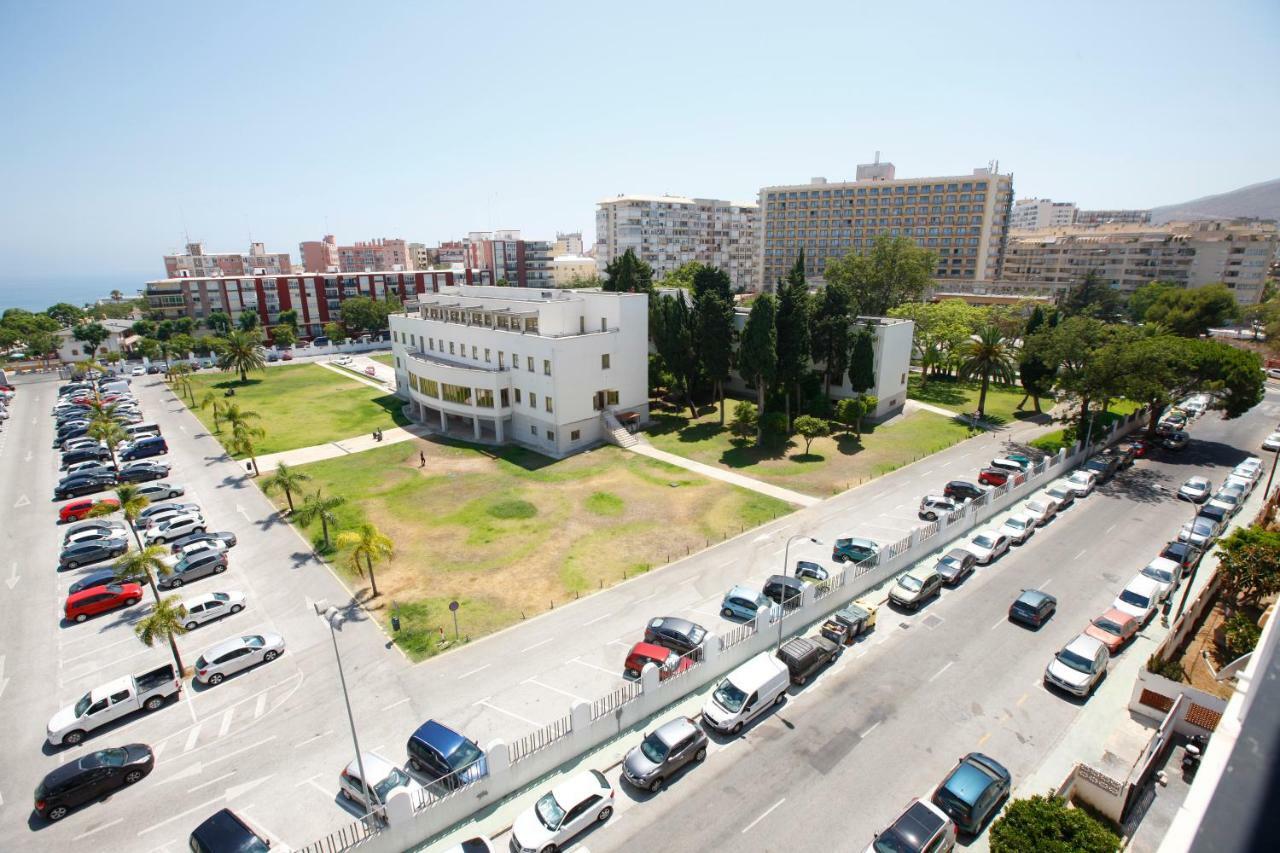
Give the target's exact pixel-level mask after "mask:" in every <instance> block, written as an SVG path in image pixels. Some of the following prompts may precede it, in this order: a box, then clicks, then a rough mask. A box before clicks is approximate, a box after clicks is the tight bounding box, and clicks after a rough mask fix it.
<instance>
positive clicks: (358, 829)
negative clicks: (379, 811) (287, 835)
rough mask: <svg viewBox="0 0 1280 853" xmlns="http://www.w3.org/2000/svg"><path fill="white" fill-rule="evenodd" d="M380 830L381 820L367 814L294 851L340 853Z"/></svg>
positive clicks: (298, 852) (302, 852) (299, 852)
mask: <svg viewBox="0 0 1280 853" xmlns="http://www.w3.org/2000/svg"><path fill="white" fill-rule="evenodd" d="M381 831H382V822H381V821H380V820H378V818H377V817H375V816H374V815H372V814H367V815H365V816H364V817H362V818H360V819H359V820H357V821H355V822H354V823H349V824H347V825H346V826H344V827H342V829H338V830H335V831H333V832H331V833H329V834H328V835H326V836H325V837H324V838H321V839H320V840H319V841H313V842H311V843H310V844H308V845H307V846H306V847H299V848H298V849H297V851H296V853H341V851H343V850H350V849H352V848H353V847H356V846H358V845H360V844H363V843H364V842H365V841H368V840H369V839H370V838H372V837H373V836H375V835H377V834H378V833H379V832H381Z"/></svg>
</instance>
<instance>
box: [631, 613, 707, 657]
mask: <svg viewBox="0 0 1280 853" xmlns="http://www.w3.org/2000/svg"><path fill="white" fill-rule="evenodd" d="M706 638H707V629H706V628H703V627H702V626H701V625H698V624H697V623H695V622H690V621H689V620H688V619H681V618H679V617H676V616H659V617H657V618H655V619H650V620H649V624H648V625H646V626H645V628H644V641H645V642H646V643H653V644H655V645H659V646H663V647H665V648H668V649H671V650H672V651H673V652H679V653H680V654H682V655H683V654H688V653H689V652H694V651H696V652H698V653H699V655H701V652H702V641H703V640H705V639H706Z"/></svg>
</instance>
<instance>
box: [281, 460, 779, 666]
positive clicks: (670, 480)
mask: <svg viewBox="0 0 1280 853" xmlns="http://www.w3.org/2000/svg"><path fill="white" fill-rule="evenodd" d="M419 452H422V453H424V454H425V455H426V458H427V464H426V466H425V467H422V468H419V467H418V465H419V457H418V454H419ZM298 470H300V471H302V472H304V473H306V474H308V475H309V476H310V477H311V478H312V479H311V482H310V483H309V484H308V488H309V489H315V488H317V487H319V488H321V489H323V490H324V492H325V493H326V494H334V495H340V496H342V497H345V498H346V503H345V504H343V505H342V506H341V507H339V508H338V509H337V511H336V515H337V521H336V523H335V524H333V525H331V526H330V527H331V535H332V536H336V532H334V531H336V530H341V529H348V528H351V527H353V526H355V525H357V524H359V523H361V522H364V521H370V522H372V523H374V524H376V525H377V526H378V528H379V529H380V530H382V531H383V532H384V533H385V534H386V535H388V536H389V537H391V539H392V540H393V541H394V543H395V555H394V557H393V558H392V559H391V560H390V561H389V562H387V563H385V564H383V565H381V566H378V565H375V572H376V577H377V582H378V591H379V596H378V598H376V599H373V600H372V601H371V602H370V605H371V606H372V608H373V610H374V612H375V614H377V616H378V618H379V619H380V620H382V621H383V622H384V624H385V623H386V622H388V621H389V618H390V615H391V612H392V611H393V610H394V611H395V612H397V613H398V615H399V616H400V619H401V630H400V631H399V632H398V633H397V634H396V635H395V640H396V642H397V643H398V644H399V645H400V646H401V647H402V648H404V650H405V651H406V652H407V653H408V654H409V655H410V656H411V657H413V658H415V659H419V658H422V657H426V656H429V655H431V654H434V653H435V652H436V651H437V650H438V643H439V640H440V631H439V629H440V628H444V629H445V632H446V637H447V638H452V636H453V620H452V616H451V614H450V613H449V610H448V604H449V602H450V601H453V600H457V601H458V602H459V603H460V604H461V608H460V610H459V611H458V614H459V624H460V628H461V631H462V633H463V634H465V635H467V636H468V637H471V638H475V637H479V636H482V635H484V634H488V633H492V632H493V631H497V630H499V629H501V628H504V627H506V626H508V625H511V624H513V623H515V622H518V621H520V620H521V619H523V618H529V617H532V616H534V615H536V614H539V613H543V612H545V611H546V610H547V609H548V608H550V607H552V606H556V607H559V606H561V605H563V604H565V603H566V602H569V601H572V600H574V599H575V598H576V597H578V596H580V595H588V594H590V593H591V592H594V591H597V590H599V589H602V588H603V587H605V586H610V585H612V584H615V583H617V582H618V581H620V580H623V579H624V578H626V577H632V576H634V575H635V574H637V573H640V572H645V571H648V570H649V569H651V568H654V567H657V566H661V565H664V564H665V563H666V562H668V560H673V559H676V558H678V557H683V556H685V554H686V553H689V552H693V551H697V550H698V549H700V548H704V547H706V546H707V545H708V544H709V543H714V542H718V541H721V540H722V539H724V538H726V537H727V536H730V535H736V534H738V533H739V532H741V531H743V530H744V529H749V528H751V527H755V526H756V525H759V524H762V523H764V522H766V521H770V520H772V519H773V518H775V517H778V516H780V515H785V514H787V513H789V512H791V511H792V507H790V506H789V505H787V504H785V503H783V502H781V501H777V500H774V499H772V498H769V497H766V496H764V495H760V494H757V493H755V492H751V491H747V490H745V489H739V488H737V487H734V486H730V485H727V484H725V483H721V482H718V481H715V480H709V479H707V478H705V477H701V476H699V475H697V474H693V473H690V472H688V471H685V470H683V469H680V468H675V467H672V466H669V465H664V464H662V463H660V462H655V461H653V460H650V459H646V458H645V457H642V456H637V455H635V454H631V453H626V452H625V451H622V450H620V449H618V448H616V447H608V446H607V447H601V448H597V449H595V450H592V451H590V452H588V453H581V454H577V455H575V456H571V457H569V458H568V459H564V460H559V461H556V460H552V459H548V458H547V457H544V456H540V455H538V454H536V453H533V452H532V451H528V450H524V449H521V448H515V447H508V448H480V447H475V446H471V445H466V444H463V443H461V442H452V441H419V440H415V441H410V442H404V443H401V444H396V445H390V446H386V447H378V448H375V449H373V450H368V451H365V452H363V453H357V454H352V455H350V456H343V457H340V458H337V459H330V460H326V461H323V462H315V463H312V464H309V465H302V466H299V468H298ZM273 500H275V501H276V502H277V504H279V505H281V506H283V505H284V499H283V496H279V495H277V496H274V497H273ZM304 534H305V535H306V536H307V537H308V538H309V539H310V540H311V541H312V542H313V543H315V544H316V545H317V547H319V548H320V550H322V551H323V550H325V549H324V548H323V542H322V540H321V530H320V524H319V522H315V523H313V524H311V525H310V526H309V527H308V528H306V529H305V531H304ZM331 558H332V559H333V560H334V562H335V564H336V565H337V566H338V567H339V569H340V570H341V571H343V572H345V573H346V575H347V576H348V578H349V579H350V580H351V582H352V583H353V584H354V586H356V588H357V589H358V590H359V593H358V594H360V595H362V596H364V595H366V594H368V584H367V579H364V578H363V577H362V576H360V575H359V574H358V573H357V572H355V571H353V570H352V569H351V567H350V566H349V565H348V564H347V558H346V555H344V554H342V553H337V554H332V555H331Z"/></svg>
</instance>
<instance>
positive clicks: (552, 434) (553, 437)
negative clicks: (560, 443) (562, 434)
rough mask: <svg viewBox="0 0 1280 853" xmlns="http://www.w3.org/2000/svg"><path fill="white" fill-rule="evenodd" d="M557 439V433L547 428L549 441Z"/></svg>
mask: <svg viewBox="0 0 1280 853" xmlns="http://www.w3.org/2000/svg"><path fill="white" fill-rule="evenodd" d="M555 440H556V434H555V433H554V432H552V431H551V430H547V441H555Z"/></svg>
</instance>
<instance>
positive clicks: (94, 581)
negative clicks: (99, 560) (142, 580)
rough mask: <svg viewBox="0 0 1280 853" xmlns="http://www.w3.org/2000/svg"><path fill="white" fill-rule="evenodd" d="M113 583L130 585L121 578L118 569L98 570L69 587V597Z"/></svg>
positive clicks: (80, 578)
mask: <svg viewBox="0 0 1280 853" xmlns="http://www.w3.org/2000/svg"><path fill="white" fill-rule="evenodd" d="M113 583H116V584H118V583H128V581H126V580H125V579H124V578H122V577H120V573H119V571H118V570H117V569H114V568H111V569H96V570H94V571H92V572H89V573H88V574H86V575H83V576H81V577H79V578H77V579H76V581H75V582H74V583H72V584H71V586H69V587H67V595H72V594H74V593H77V592H80V591H82V590H86V589H92V588H93V587H95V586H107V585H109V584H113Z"/></svg>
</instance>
